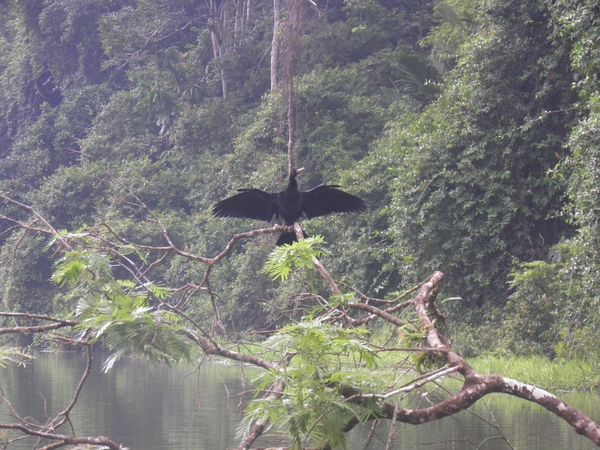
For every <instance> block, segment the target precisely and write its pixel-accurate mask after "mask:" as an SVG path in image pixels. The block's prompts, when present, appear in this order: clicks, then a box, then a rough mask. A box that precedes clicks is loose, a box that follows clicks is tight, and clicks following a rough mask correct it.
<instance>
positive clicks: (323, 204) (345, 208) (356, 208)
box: [302, 184, 368, 219]
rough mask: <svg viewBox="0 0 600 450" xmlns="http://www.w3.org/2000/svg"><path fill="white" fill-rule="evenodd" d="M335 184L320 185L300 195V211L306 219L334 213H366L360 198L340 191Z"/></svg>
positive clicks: (365, 206) (365, 205) (364, 205)
mask: <svg viewBox="0 0 600 450" xmlns="http://www.w3.org/2000/svg"><path fill="white" fill-rule="evenodd" d="M339 187H340V186H338V185H337V184H330V185H327V184H321V185H319V186H317V187H316V188H313V189H311V190H309V191H305V192H303V193H302V197H303V200H304V202H303V204H302V210H303V211H304V214H306V217H307V218H309V219H312V218H313V217H319V216H324V215H326V214H330V213H335V212H362V211H366V210H367V209H368V208H367V204H366V203H365V202H363V201H362V200H361V199H360V198H358V197H356V196H354V195H352V194H348V193H347V192H344V191H340V190H339V189H337V188H339Z"/></svg>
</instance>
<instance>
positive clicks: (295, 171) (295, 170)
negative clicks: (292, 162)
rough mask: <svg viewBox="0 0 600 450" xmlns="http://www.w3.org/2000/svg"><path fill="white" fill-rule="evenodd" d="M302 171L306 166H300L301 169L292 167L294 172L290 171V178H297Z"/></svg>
mask: <svg viewBox="0 0 600 450" xmlns="http://www.w3.org/2000/svg"><path fill="white" fill-rule="evenodd" d="M302 172H304V167H300V168H299V169H296V168H294V169H292V172H291V173H290V178H293V179H295V178H296V175H298V174H299V173H302Z"/></svg>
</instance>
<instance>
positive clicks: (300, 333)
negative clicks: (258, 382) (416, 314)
mask: <svg viewBox="0 0 600 450" xmlns="http://www.w3.org/2000/svg"><path fill="white" fill-rule="evenodd" d="M367 333H368V332H367V331H366V330H365V329H362V328H357V329H353V330H345V329H343V328H340V327H335V326H332V325H329V324H327V323H325V322H323V321H321V320H315V321H312V322H301V323H299V324H297V325H290V326H286V327H283V328H282V329H281V330H280V332H279V333H278V334H276V335H275V336H273V337H272V338H270V339H268V340H267V341H266V343H265V344H266V345H267V346H268V347H270V348H272V349H273V350H276V351H277V352H278V353H285V354H287V355H289V356H288V359H287V363H286V368H285V371H284V372H283V374H281V373H276V372H273V373H267V374H265V376H264V377H263V380H262V386H263V387H264V386H266V385H267V384H270V383H272V382H273V381H275V380H277V379H279V378H281V380H282V382H284V383H285V386H286V395H285V396H284V397H282V398H281V399H280V400H274V399H273V398H269V397H268V398H266V399H260V400H259V399H257V400H254V401H253V402H251V403H250V404H249V405H248V407H247V408H246V412H245V417H244V421H243V423H242V424H241V425H240V432H241V433H245V432H246V431H247V428H248V427H249V426H250V424H252V423H253V421H255V420H260V419H267V418H268V419H269V420H270V421H271V422H272V423H273V425H274V426H277V427H281V428H285V429H287V433H288V434H289V435H290V437H291V438H292V442H293V444H294V447H295V448H303V447H305V446H306V445H307V442H312V443H315V444H317V445H319V444H328V445H330V446H331V447H332V448H337V447H345V444H346V437H345V435H344V433H343V432H342V430H343V428H344V426H345V425H346V423H347V422H348V420H350V418H352V417H356V418H357V419H358V420H359V421H361V422H363V421H365V420H367V419H373V418H376V417H379V416H380V415H381V408H380V405H379V404H378V403H377V402H376V401H372V400H369V401H366V402H361V403H360V404H358V405H356V404H353V403H348V402H345V401H344V400H343V399H342V396H341V395H340V391H342V390H343V389H344V388H346V387H348V386H353V387H355V388H357V389H359V390H361V392H363V393H366V392H369V391H371V390H372V389H374V388H375V387H376V386H378V385H379V383H380V382H381V381H382V380H381V379H377V378H376V377H373V376H372V375H373V370H375V368H376V361H377V357H376V354H375V353H374V352H373V351H372V350H371V349H370V347H369V346H368V345H366V343H365V342H364V341H363V339H362V337H363V336H365V335H366V334H367Z"/></svg>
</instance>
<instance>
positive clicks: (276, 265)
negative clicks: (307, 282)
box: [261, 236, 327, 281]
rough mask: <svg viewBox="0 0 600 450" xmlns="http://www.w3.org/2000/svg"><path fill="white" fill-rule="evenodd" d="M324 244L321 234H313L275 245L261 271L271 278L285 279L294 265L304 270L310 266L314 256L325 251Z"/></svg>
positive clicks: (318, 255)
mask: <svg viewBox="0 0 600 450" xmlns="http://www.w3.org/2000/svg"><path fill="white" fill-rule="evenodd" d="M324 245H325V240H324V239H323V237H322V236H313V237H309V238H306V239H303V240H301V241H300V242H293V243H292V245H282V246H280V247H276V248H275V249H274V250H273V251H272V252H271V254H270V255H269V259H268V260H267V262H266V263H265V266H264V267H263V269H262V270H261V272H262V273H266V274H269V275H270V276H271V278H272V279H273V280H276V279H277V278H279V279H280V280H281V281H285V280H286V279H287V278H288V277H289V276H290V273H291V272H292V269H293V268H294V267H296V268H298V269H305V270H308V269H310V268H312V267H313V265H314V263H313V261H314V258H318V257H320V256H321V255H322V254H324V253H327V252H326V250H324V249H323V246H324Z"/></svg>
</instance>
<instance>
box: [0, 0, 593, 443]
mask: <svg viewBox="0 0 600 450" xmlns="http://www.w3.org/2000/svg"><path fill="white" fill-rule="evenodd" d="M599 43H600V5H599V4H598V2H596V1H591V0H576V1H570V0H552V1H550V0H526V1H516V0H440V1H435V2H429V1H424V0H423V1H421V0H406V1H400V0H327V1H322V0H315V1H313V0H273V1H264V0H253V1H251V0H205V1H195V0H137V1H136V0H45V1H38V0H22V1H16V0H8V1H5V2H0V85H1V87H2V89H0V205H1V206H0V245H1V247H2V249H1V251H0V259H1V264H0V266H1V267H2V271H0V306H1V307H0V368H1V366H3V365H4V364H6V363H7V362H8V361H13V362H17V363H19V362H21V361H22V360H23V359H27V358H29V357H30V355H29V354H28V353H27V352H28V351H29V350H28V349H31V348H34V347H36V346H37V347H44V346H51V347H59V346H61V345H66V346H73V347H77V348H80V349H82V350H81V351H82V352H83V353H85V354H86V355H87V358H88V359H87V361H88V365H87V369H86V372H85V373H84V374H83V375H82V378H81V381H80V383H79V385H78V387H77V388H76V391H75V392H74V395H73V400H72V402H71V403H70V405H69V406H68V407H67V408H66V409H65V410H64V411H62V412H60V413H58V415H55V416H53V417H51V418H49V419H48V422H47V423H46V424H45V425H43V426H39V424H36V423H33V422H31V421H29V419H27V417H29V415H28V414H27V413H24V414H23V415H22V416H19V415H18V414H17V412H14V414H12V416H11V417H13V418H14V417H16V418H17V419H15V420H16V422H14V423H9V422H0V429H2V430H3V434H1V435H0V443H2V445H3V446H8V443H12V442H15V441H17V440H19V439H20V438H21V437H27V438H29V439H31V440H32V442H34V444H33V446H34V447H35V448H40V447H39V443H38V441H37V439H38V438H39V439H46V440H47V441H48V442H50V444H48V445H47V446H46V447H43V448H48V449H50V448H59V447H61V446H65V445H71V444H89V445H95V446H104V447H103V448H106V447H108V448H111V449H121V448H123V446H121V445H120V444H117V443H115V442H113V441H110V439H108V438H98V439H94V438H90V437H88V438H77V437H74V435H75V434H76V432H75V431H74V430H73V431H72V433H67V434H68V435H67V434H60V432H59V428H60V427H61V426H63V425H64V424H67V423H68V420H69V413H70V411H71V409H72V408H73V406H74V405H75V403H76V401H77V394H78V392H79V391H80V389H81V387H82V386H83V384H84V381H85V379H86V376H87V375H86V374H89V370H90V368H91V364H92V356H91V355H92V351H96V350H98V349H104V350H109V351H110V352H111V354H110V356H109V357H108V360H107V361H108V362H107V363H106V365H105V367H104V369H106V370H108V369H110V367H111V366H112V364H113V363H114V362H115V361H116V360H118V359H119V358H121V357H123V356H127V355H135V356H142V357H147V358H149V359H150V360H151V361H153V362H156V363H165V364H169V363H171V362H174V361H181V360H183V361H187V362H190V363H196V364H202V362H203V361H204V360H205V359H206V358H208V357H212V356H216V357H218V358H221V359H228V360H233V361H235V362H236V363H245V364H252V365H254V366H255V367H257V368H259V369H261V370H262V371H263V372H262V378H261V379H260V380H259V381H257V384H256V385H255V386H253V387H252V389H254V390H255V392H256V398H255V399H254V400H253V401H252V402H251V403H250V404H249V405H248V407H247V408H246V410H245V413H244V414H245V415H244V420H243V422H242V424H241V429H240V433H239V435H240V436H241V442H240V447H239V448H240V449H241V448H250V447H251V446H252V445H253V444H254V441H255V440H256V439H257V438H258V437H259V436H261V435H262V433H263V431H265V429H266V428H267V427H268V426H269V424H273V425H275V427H278V428H281V429H285V430H286V432H287V435H288V436H289V438H290V440H291V442H292V447H291V448H295V449H297V448H304V447H306V446H307V445H316V446H317V447H314V448H319V449H321V450H328V449H333V448H340V447H343V446H344V445H345V443H346V440H345V439H346V437H345V436H346V434H347V432H348V431H349V430H351V429H352V428H353V427H354V426H356V425H357V424H362V423H366V422H368V421H371V422H375V425H373V426H374V427H376V426H377V424H378V423H379V422H380V421H381V419H389V420H390V421H391V428H390V431H389V435H388V438H387V443H386V445H387V447H386V448H391V446H392V445H393V440H394V436H395V434H394V433H395V431H394V423H396V422H402V423H404V424H408V423H410V424H415V425H420V424H424V423H427V422H429V421H433V420H438V419H440V418H442V417H447V416H449V415H453V414H455V413H456V412H458V411H462V410H464V409H467V408H468V407H470V406H471V405H473V404H474V403H475V402H476V401H478V400H479V399H480V398H482V397H483V396H485V395H488V394H493V393H498V392H502V393H505V394H509V395H513V396H516V397H519V398H521V399H524V400H528V401H532V402H536V403H538V404H540V405H542V406H544V407H545V408H546V409H548V410H550V411H551V412H553V413H554V414H556V415H557V416H559V417H560V418H562V419H563V420H565V421H566V422H568V423H569V424H570V425H571V426H573V428H574V429H575V431H577V432H578V433H579V434H584V435H585V436H586V437H587V438H588V439H590V440H591V441H593V442H594V443H596V445H599V446H600V425H598V424H596V423H594V422H593V421H592V420H591V419H589V418H587V417H586V416H585V415H584V414H583V413H581V412H579V411H577V410H575V409H574V408H572V407H571V406H569V405H567V404H565V403H563V402H562V401H561V400H560V399H558V398H557V397H554V396H553V395H552V394H550V393H548V392H544V391H540V390H536V389H537V388H535V387H532V386H529V385H525V384H524V383H522V382H521V381H522V380H521V381H515V380H513V379H508V378H503V377H502V376H501V375H490V376H484V375H480V374H478V373H477V372H476V371H475V370H474V369H473V368H472V367H471V366H470V365H469V364H468V363H467V362H466V361H465V360H464V359H463V357H467V358H470V357H477V356H480V357H481V358H484V359H485V358H487V357H490V355H492V356H498V355H510V356H511V358H512V357H515V359H513V361H514V360H517V359H518V358H521V359H520V361H527V360H528V358H529V359H531V360H532V361H534V362H535V361H540V360H543V361H548V360H555V361H559V362H563V361H565V360H571V363H574V366H575V367H577V370H579V369H581V370H582V371H583V372H586V374H587V375H590V378H589V379H586V380H585V381H584V382H577V383H575V384H577V385H578V386H583V387H584V388H594V387H597V386H598V385H599V383H600V382H599V381H598V377H597V375H596V374H597V370H596V371H594V367H597V364H598V355H597V348H598V345H597V341H598V332H599V331H600V308H599V306H600V303H599V300H600V276H599V275H598V274H599V273H600V271H599V270H598V269H599V268H600V267H599V266H600V259H599V256H600V255H599V253H600V230H599V227H598V221H599V218H600V108H599V106H600V81H599V76H598V74H599V73H600V71H599V69H600V68H599V65H600V45H599ZM292 164H293V165H294V166H295V167H304V168H305V171H304V172H303V173H302V174H301V176H299V178H298V180H299V182H300V184H301V187H302V188H303V189H309V188H312V187H314V186H316V185H318V184H321V183H324V184H334V185H341V186H342V189H343V190H344V191H346V192H349V193H352V194H353V195H356V196H358V197H360V198H361V199H363V200H364V201H365V202H366V203H367V204H368V206H369V211H368V212H363V213H361V214H336V215H330V216H326V217H318V218H315V219H312V220H310V221H303V223H302V227H303V228H304V230H305V231H306V233H307V234H308V235H309V236H310V237H309V238H307V239H305V240H302V239H301V242H299V243H294V244H293V245H292V246H287V245H286V246H280V247H277V248H275V241H276V239H277V238H276V236H277V234H278V233H279V232H280V231H281V227H279V226H276V225H273V224H269V223H266V222H258V221H253V220H246V219H238V218H235V219H232V218H215V217H214V216H213V214H212V207H213V206H214V205H215V204H216V203H217V202H219V201H220V200H222V199H224V198H226V197H229V196H231V195H232V194H234V193H235V192H236V190H237V189H240V188H250V187H253V188H258V189H262V190H264V191H267V192H278V191H281V190H282V188H283V187H284V186H285V184H286V182H287V181H286V180H287V176H288V173H289V171H290V170H291V168H292ZM297 234H298V235H299V234H300V231H297ZM300 237H301V236H300ZM315 269H316V270H315ZM442 282H443V283H444V285H443V289H442V290H440V288H441V286H442ZM439 292H441V294H440V295H439V296H438V293H439ZM409 294H410V295H414V297H413V298H412V299H409V297H408V296H409ZM436 296H437V297H436ZM434 301H435V303H434ZM534 356H535V357H534ZM480 360H481V359H480ZM570 367H573V365H571V366H570ZM583 367H586V368H588V369H585V370H584V369H583ZM374 371H377V372H376V374H375V375H374V373H375V372H374ZM586 374H584V375H586ZM449 376H454V377H459V376H462V378H463V379H464V383H463V385H462V387H461V388H459V390H458V392H454V393H453V392H451V391H450V390H447V391H444V392H441V391H442V390H440V389H437V388H438V387H439V386H438V385H437V384H435V387H434V388H432V389H431V390H430V391H429V392H430V393H431V392H434V394H433V395H432V398H433V397H435V399H436V400H439V402H437V403H435V404H433V403H431V405H430V404H427V405H425V406H423V407H417V408H416V409H411V408H413V407H414V406H413V404H414V403H410V400H407V396H408V395H409V393H410V395H411V396H412V399H416V401H418V402H423V401H424V400H423V399H424V398H425V397H424V396H423V395H422V393H421V391H420V390H419V389H421V388H422V387H423V386H425V385H426V384H427V383H432V382H435V383H437V380H440V379H444V378H446V377H449ZM407 378H411V381H409V382H406V379H407ZM549 387H550V388H552V387H554V388H556V387H557V386H556V385H552V386H549ZM1 388H2V386H0V391H1V390H2V389H1ZM424 389H425V388H424ZM427 389H428V388H427ZM438 391H439V392H438ZM7 394H8V396H9V395H10V393H7ZM259 395H262V397H260V398H259ZM8 396H7V397H5V393H4V392H3V391H2V392H1V393H0V403H1V404H4V405H6V404H9V403H8V402H9V400H8ZM444 396H446V397H444ZM427 401H431V400H430V399H429V398H428V399H427ZM419 404H420V405H422V403H419ZM11 420H12V419H11ZM582 424H583V425H582ZM66 428H67V427H66V426H65V427H64V429H66ZM374 429H375V428H373V429H372V430H374ZM15 430H18V431H15ZM40 430H42V431H40ZM397 431H398V432H400V431H401V429H400V430H397ZM538 431H539V430H538ZM5 432H6V433H5ZM532 432H533V431H532ZM4 433H5V434H4ZM19 433H22V435H20V434H19ZM40 433H42V434H40ZM44 433H45V434H44ZM5 444H6V445H5ZM44 445H46V444H44ZM511 448H512V447H511Z"/></svg>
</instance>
